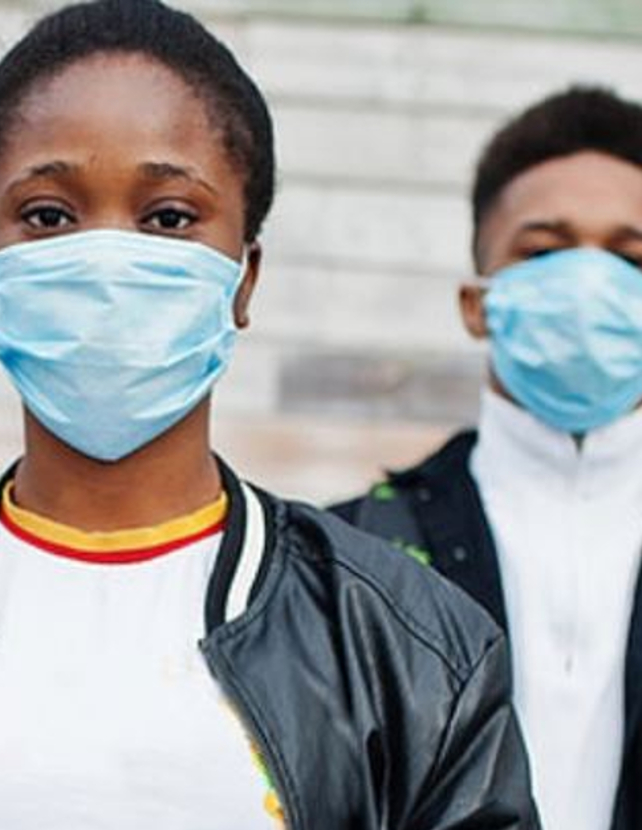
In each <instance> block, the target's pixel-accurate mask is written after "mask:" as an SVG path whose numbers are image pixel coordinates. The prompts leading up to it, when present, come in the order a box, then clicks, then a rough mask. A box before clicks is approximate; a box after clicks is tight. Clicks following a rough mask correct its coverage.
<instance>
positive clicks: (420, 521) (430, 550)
mask: <svg viewBox="0 0 642 830" xmlns="http://www.w3.org/2000/svg"><path fill="white" fill-rule="evenodd" d="M476 439H477V435H476V433H475V432H472V431H470V432H464V433H460V434H459V435H456V436H455V437H454V438H453V439H451V440H450V441H449V442H448V443H447V444H446V445H445V446H444V447H442V449H441V450H440V451H439V452H437V453H436V454H434V455H432V456H430V457H428V458H427V459H425V460H424V461H423V462H422V463H421V464H418V465H417V466H415V467H411V468H409V469H407V470H403V471H400V472H396V473H390V474H389V475H388V477H387V480H386V482H385V483H383V485H379V486H376V487H374V488H373V489H372V490H371V491H370V493H368V494H367V495H366V496H364V497H362V498H358V499H354V500H353V501H350V502H344V503H342V504H337V505H335V506H334V507H333V508H332V510H333V511H334V512H336V513H337V514H338V515H340V516H342V517H343V518H344V519H346V520H347V521H350V522H351V523H353V524H355V525H356V526H358V527H360V528H363V529H365V530H368V531H369V532H371V533H374V534H376V535H377V536H381V537H383V538H385V539H390V540H394V542H395V544H396V545H397V546H398V547H400V548H403V549H405V550H406V551H407V552H408V553H410V554H412V555H413V556H415V557H417V558H419V559H422V560H424V561H426V562H428V561H429V562H430V564H431V565H432V566H433V568H434V569H435V570H437V571H439V572H440V573H441V574H444V575H445V576H447V577H448V578H449V579H450V580H452V581H453V582H454V583H455V584H456V585H458V586H459V587H460V588H463V589H464V590H465V591H466V592H467V593H468V594H470V595H471V596H472V597H474V599H476V600H477V601H478V602H479V603H480V604H481V605H483V606H484V607H485V608H486V609H487V610H488V611H489V612H490V614H491V615H492V616H493V617H494V619H495V621H496V622H497V623H498V624H499V625H500V626H501V627H502V628H503V629H504V630H507V627H508V626H507V619H506V610H505V606H504V595H503V589H502V582H501V574H500V572H499V564H498V560H497V552H496V550H495V543H494V540H493V537H492V533H491V531H490V528H489V525H488V522H487V520H486V516H485V514H484V510H483V506H482V502H481V499H480V495H479V492H478V490H477V486H476V484H475V482H474V480H473V478H472V476H471V475H470V473H469V470H468V460H469V458H470V453H471V451H472V449H473V447H474V445H475V441H476ZM543 519H545V517H543ZM596 613H599V611H598V610H597V609H596ZM641 690H642V569H641V571H640V575H639V576H638V586H637V589H636V594H635V600H634V605H633V613H632V616H631V622H630V627H629V638H628V644H627V652H626V677H625V695H626V699H625V734H624V752H623V761H622V768H621V769H622V771H621V774H620V781H619V785H618V790H617V794H616V801H615V808H614V814H613V821H612V824H611V830H642V794H641V793H640V784H641V782H642V692H641ZM569 830H571V828H569ZM573 830H575V829H574V828H573Z"/></svg>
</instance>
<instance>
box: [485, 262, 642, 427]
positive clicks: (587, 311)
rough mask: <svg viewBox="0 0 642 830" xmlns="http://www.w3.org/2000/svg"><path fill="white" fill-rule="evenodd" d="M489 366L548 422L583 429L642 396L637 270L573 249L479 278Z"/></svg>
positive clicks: (641, 302)
mask: <svg viewBox="0 0 642 830" xmlns="http://www.w3.org/2000/svg"><path fill="white" fill-rule="evenodd" d="M484 281H485V282H486V284H487V285H488V293H487V294H486V296H485V298H484V308H485V312H486V324H487V327H488V330H489V332H490V337H491V359H492V365H493V369H494V372H495V374H496V376H497V377H498V379H499V380H500V381H501V383H502V385H503V386H504V388H505V389H506V390H507V391H508V392H509V394H510V395H512V396H513V397H514V398H515V400H516V401H517V402H518V403H520V404H521V405H522V406H523V407H524V408H525V409H528V410H529V411H530V412H532V414H533V415H535V416H536V417H537V418H539V419H540V420H541V421H543V422H544V423H546V424H548V425H549V426H551V427H553V428H554V429H558V430H561V431H564V432H570V433H584V432H587V431H590V430H593V429H596V428H597V427H601V426H605V425H606V424H608V423H610V422H612V421H614V420H616V419H617V418H619V417H620V416H622V415H623V414H625V413H626V412H628V411H630V410H631V409H633V408H634V407H635V406H636V405H637V404H638V403H639V402H640V400H641V399H642V272H641V271H640V270H639V269H638V268H636V267H635V266H633V265H631V264H629V263H628V262H626V261H625V260H623V259H622V258H621V257H618V256H615V255H614V254H610V253H608V252H607V251H603V250H601V249H593V248H575V249H571V250H565V251H560V252H555V253H550V254H546V255H544V256H541V257H536V258H534V259H530V260H527V261H525V262H520V263H518V264H517V265H511V266H509V267H507V268H504V269H502V270H500V271H498V272H497V273H496V274H494V275H493V276H492V277H490V278H489V279H488V280H486V279H485V280H484Z"/></svg>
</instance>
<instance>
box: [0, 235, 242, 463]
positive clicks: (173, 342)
mask: <svg viewBox="0 0 642 830" xmlns="http://www.w3.org/2000/svg"><path fill="white" fill-rule="evenodd" d="M242 270H243V269H242V266H241V264H240V263H238V262H235V261H234V260H232V259H230V258H228V257H227V256H224V255H223V254H221V253H219V252H218V251H216V250H214V249H212V248H209V247H207V246H206V245H202V244H200V243H198V242H190V241H185V240H177V239H172V238H167V237H160V236H154V235H151V234H143V233H135V232H126V231H117V230H96V231H84V232H77V233H70V234H66V235H63V236H57V237H55V238H52V239H47V240H41V241H35V242H26V243H19V244H17V245H12V246H10V247H7V248H5V249H3V250H2V251H0V360H1V361H2V363H3V365H4V367H5V369H6V370H7V372H8V374H9V376H10V378H11V380H12V382H13V384H14V385H15V387H16V388H17V390H18V392H19V394H20V396H21V397H22V400H23V402H24V404H25V406H26V407H27V409H29V411H30V412H31V413H32V414H33V415H34V416H35V418H36V419H37V420H38V421H39V422H40V423H41V424H42V425H43V426H45V427H46V428H47V429H48V430H49V431H50V432H52V433H53V434H54V435H55V436H57V437H58V438H59V439H60V440H62V441H64V442H65V443H66V444H68V445H70V446H71V447H73V448H74V449H76V450H78V451H79V452H81V453H83V454H84V455H87V456H90V457H91V458H96V459H100V460H103V461H115V460H117V459H120V458H123V457H124V456H126V455H129V454H130V453H132V452H134V451H135V450H137V449H138V448H140V447H142V446H143V445H144V444H147V443H148V442H150V441H152V440H153V439H154V438H156V437H157V436H159V435H161V434H162V433H163V432H165V431H166V430H168V429H169V428H170V427H172V426H173V425H174V424H176V423H178V422H179V421H180V420H181V419H182V418H183V417H184V416H185V415H187V414H188V413H189V412H190V411H191V410H192V409H193V408H194V407H195V406H196V405H197V404H198V403H199V402H200V401H201V400H202V399H203V398H204V397H205V396H206V395H207V394H208V392H209V390H210V389H211V387H212V386H213V384H214V383H215V382H216V381H217V380H218V378H219V377H220V376H221V374H222V373H223V372H224V371H225V369H226V367H227V365H228V363H229V360H230V356H231V352H232V349H233V345H234V342H235V339H236V333H237V331H236V326H235V323H234V314H233V305H234V297H235V295H236V291H237V289H238V286H239V284H240V281H241V277H242Z"/></svg>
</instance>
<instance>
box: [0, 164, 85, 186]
mask: <svg viewBox="0 0 642 830" xmlns="http://www.w3.org/2000/svg"><path fill="white" fill-rule="evenodd" d="M79 170H80V165H78V164H71V163H70V162H68V161H47V162H44V164H34V165H33V167H28V168H27V170H25V171H24V172H23V173H21V174H20V175H19V176H18V178H16V179H14V180H13V181H12V182H11V183H10V184H9V186H8V188H7V190H13V189H14V188H16V187H19V186H20V185H22V184H24V183H25V182H28V181H30V180H31V179H38V178H48V177H56V176H71V175H73V174H74V173H77V172H78V171H79Z"/></svg>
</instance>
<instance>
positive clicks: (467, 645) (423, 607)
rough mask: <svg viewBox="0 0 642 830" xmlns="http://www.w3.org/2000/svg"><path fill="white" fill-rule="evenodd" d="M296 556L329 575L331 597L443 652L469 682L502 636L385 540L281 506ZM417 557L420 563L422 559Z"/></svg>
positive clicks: (301, 507) (306, 509)
mask: <svg viewBox="0 0 642 830" xmlns="http://www.w3.org/2000/svg"><path fill="white" fill-rule="evenodd" d="M283 505H284V506H285V509H286V514H287V520H286V524H287V533H289V534H290V535H291V537H292V538H293V539H294V540H295V544H294V546H293V548H294V550H295V554H294V555H295V556H296V557H298V558H299V559H301V560H302V561H304V562H305V563H306V565H307V566H308V567H310V568H312V569H318V568H322V569H325V570H326V573H327V572H331V574H332V576H331V578H330V579H329V580H328V584H331V586H332V590H333V591H335V592H336V593H337V594H340V595H343V596H344V597H347V596H348V594H349V595H350V596H351V597H352V598H353V599H354V600H356V601H357V602H358V603H359V607H360V609H361V611H362V612H363V613H365V614H369V615H371V617H372V621H374V620H375V618H377V617H381V615H383V616H385V617H386V618H387V619H389V620H394V621H396V623H397V624H398V628H399V630H400V631H403V634H402V635H401V636H403V637H410V638H411V639H412V640H413V642H414V643H415V645H417V646H418V647H426V648H429V649H431V650H432V651H436V652H438V653H439V654H440V655H441V656H442V657H443V658H444V659H445V660H446V662H448V663H449V665H450V667H451V669H453V670H455V672H456V673H458V674H459V675H460V676H462V677H463V676H465V675H467V674H468V672H469V671H470V669H471V667H472V666H474V665H475V664H476V663H477V662H478V661H479V660H480V659H481V657H482V656H483V654H484V652H485V651H486V650H487V649H488V648H490V647H491V646H492V644H493V643H494V642H495V641H496V640H497V639H498V637H499V636H500V632H499V628H498V627H497V626H496V625H495V623H494V622H493V621H492V619H491V618H490V616H489V615H488V614H487V613H486V612H485V611H484V610H483V609H482V608H481V607H480V606H479V605H478V604H477V603H476V602H474V601H473V600H472V599H471V598H470V597H469V596H467V595H466V594H465V593H464V592H463V591H462V590H460V589H459V588H458V587H457V586H455V585H454V584H452V583H451V582H449V581H448V580H446V579H444V578H443V577H441V576H440V575H439V574H438V573H437V572H436V571H435V570H434V569H430V568H426V567H424V565H423V563H421V562H420V561H415V558H413V557H407V556H399V553H398V551H397V550H396V549H395V548H394V547H393V546H392V545H391V544H390V543H389V542H387V541H385V540H383V539H380V538H377V537H375V536H373V535H371V534H369V533H365V532H363V531H362V530H360V529H358V528H356V527H354V526H352V525H349V524H347V523H346V522H344V521H343V520H341V519H340V518H338V517H336V516H334V515H332V514H331V513H329V512H327V511H323V510H319V509H318V508H315V507H313V506H311V505H306V504H301V503H297V502H283ZM417 558H418V557H417Z"/></svg>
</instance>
